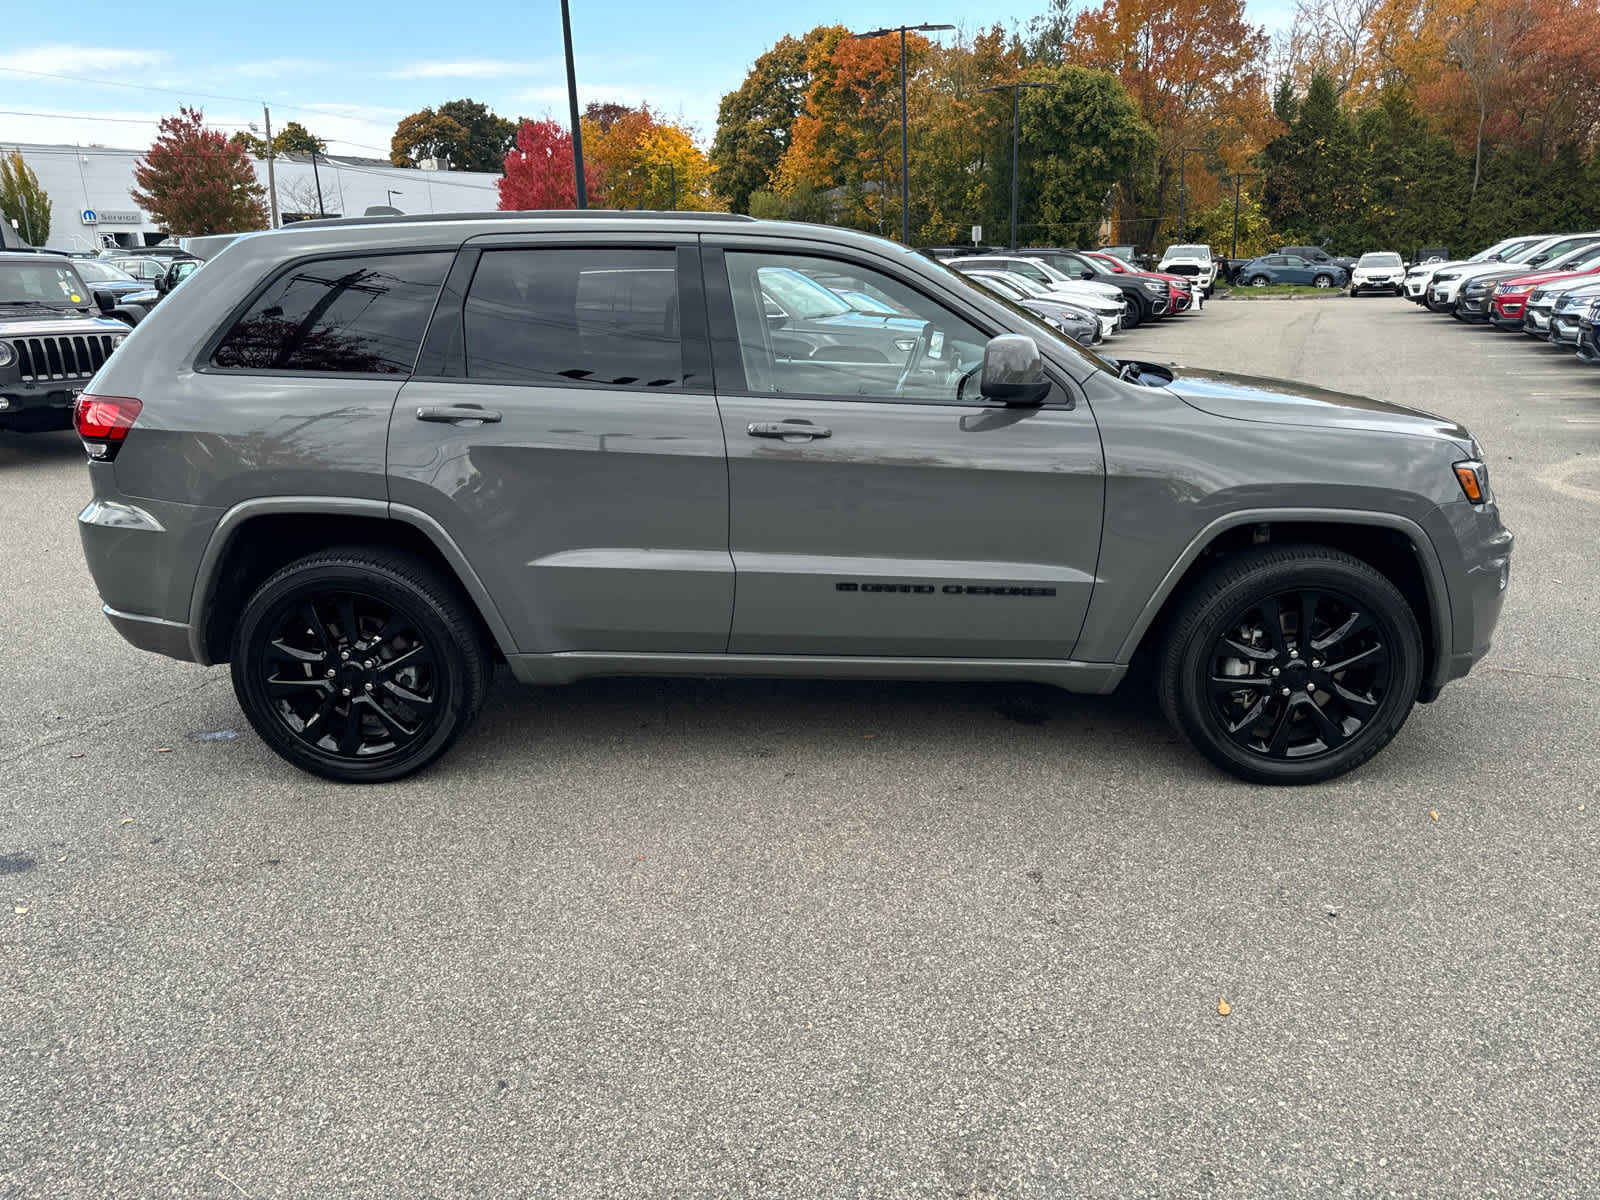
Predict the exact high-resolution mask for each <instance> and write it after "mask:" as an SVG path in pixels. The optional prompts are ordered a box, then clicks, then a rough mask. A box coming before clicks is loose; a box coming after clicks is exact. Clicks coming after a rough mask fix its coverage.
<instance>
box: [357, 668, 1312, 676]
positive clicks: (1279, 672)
mask: <svg viewBox="0 0 1600 1200" xmlns="http://www.w3.org/2000/svg"><path fill="white" fill-rule="evenodd" d="M328 673H329V674H330V675H331V674H333V672H331V671H330V672H328ZM1272 673H1273V674H1274V675H1282V674H1283V672H1282V671H1280V670H1279V669H1278V668H1277V667H1273V668H1272Z"/></svg>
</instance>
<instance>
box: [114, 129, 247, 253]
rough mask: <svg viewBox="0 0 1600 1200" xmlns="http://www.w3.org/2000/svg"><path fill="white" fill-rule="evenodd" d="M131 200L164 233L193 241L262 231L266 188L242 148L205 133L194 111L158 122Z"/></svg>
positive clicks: (136, 174) (208, 131)
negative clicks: (203, 236)
mask: <svg viewBox="0 0 1600 1200" xmlns="http://www.w3.org/2000/svg"><path fill="white" fill-rule="evenodd" d="M133 178H134V183H135V185H136V187H135V189H134V191H133V192H132V193H131V194H132V197H133V201H134V203H135V204H137V205H138V206H139V207H140V208H142V209H144V210H145V212H147V213H149V214H150V216H151V218H152V219H153V220H154V221H155V222H156V223H157V224H159V225H161V226H162V227H164V228H165V229H166V230H167V232H168V233H171V234H174V235H176V236H184V237H193V236H197V235H201V234H208V233H239V232H242V231H245V230H250V229H262V228H265V226H266V224H267V211H266V208H265V207H264V206H263V204H262V199H263V197H264V196H265V195H266V189H264V188H263V187H262V186H261V184H260V183H259V182H258V181H257V179H256V173H255V167H254V166H253V165H252V164H251V161H250V156H249V155H248V154H247V153H246V152H245V150H244V148H243V147H242V146H239V145H237V144H235V143H233V142H230V141H229V140H228V139H227V138H225V137H223V136H222V134H221V133H219V132H218V131H216V130H214V129H207V128H206V127H205V124H204V117H203V114H202V113H201V111H200V110H199V109H197V108H180V109H179V110H178V114H177V115H176V116H171V117H166V118H163V120H162V122H161V133H160V135H159V136H158V137H157V138H156V140H155V143H154V144H153V145H152V146H151V147H150V149H149V150H148V151H147V152H146V153H145V156H144V159H143V161H142V162H140V163H139V164H138V165H137V166H136V167H135V168H134V172H133Z"/></svg>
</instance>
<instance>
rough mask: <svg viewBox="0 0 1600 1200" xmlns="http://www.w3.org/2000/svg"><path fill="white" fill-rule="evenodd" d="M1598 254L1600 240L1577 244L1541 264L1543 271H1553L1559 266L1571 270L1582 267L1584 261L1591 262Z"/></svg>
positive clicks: (1540, 267) (1599, 252)
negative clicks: (1581, 244)
mask: <svg viewBox="0 0 1600 1200" xmlns="http://www.w3.org/2000/svg"><path fill="white" fill-rule="evenodd" d="M1596 255H1600V242H1589V243H1588V244H1587V245H1583V246H1576V247H1574V248H1573V249H1571V250H1567V251H1565V252H1564V253H1561V254H1558V255H1555V256H1554V257H1553V258H1550V259H1548V260H1547V261H1545V262H1542V263H1540V264H1539V269H1540V270H1541V271H1553V270H1555V269H1557V268H1558V267H1559V268H1560V269H1562V270H1565V271H1570V270H1572V269H1573V268H1574V267H1581V266H1582V265H1583V264H1584V263H1587V262H1591V261H1593V259H1594V258H1595V256H1596Z"/></svg>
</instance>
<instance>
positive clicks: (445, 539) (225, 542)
mask: <svg viewBox="0 0 1600 1200" xmlns="http://www.w3.org/2000/svg"><path fill="white" fill-rule="evenodd" d="M296 514H298V515H304V516H347V517H369V518H376V519H378V520H384V521H399V522H401V523H403V524H406V525H409V526H411V527H412V528H414V529H416V530H418V531H419V532H420V533H421V534H422V535H423V537H425V538H427V539H428V542H429V543H430V544H431V545H432V546H433V548H434V549H435V550H437V551H438V552H439V555H440V557H442V558H443V559H444V561H445V563H446V564H447V565H448V566H449V568H450V569H451V571H453V572H454V573H455V576H456V579H457V580H458V581H459V582H460V584H461V586H462V587H463V588H464V589H466V593H467V597H468V599H469V600H471V601H472V603H473V605H474V606H475V607H476V608H477V610H478V613H479V615H480V616H481V617H482V618H483V623H484V624H485V625H486V626H487V627H488V630H489V636H490V637H492V638H493V639H494V641H495V645H496V646H497V647H498V648H499V650H500V652H501V653H502V654H507V655H510V654H515V653H516V652H517V646H516V643H515V641H514V640H513V639H512V636H511V629H510V627H509V626H508V625H507V624H506V621H505V618H504V617H503V616H501V614H500V609H499V607H498V606H497V605H496V604H495V602H494V599H493V598H492V597H491V596H490V594H489V589H488V588H486V587H485V586H484V583H483V580H482V579H481V578H479V576H478V572H477V571H476V570H474V569H473V566H472V564H471V563H470V562H469V561H468V560H467V556H466V555H465V554H463V553H462V551H461V547H460V546H458V545H456V542H455V539H454V538H452V537H451V536H450V534H449V533H448V532H446V530H445V528H444V526H442V525H440V524H439V522H438V521H436V520H434V519H433V518H432V517H430V516H429V515H428V514H427V513H425V512H422V511H421V510H420V509H415V508H412V507H410V506H409V505H405V504H392V503H390V502H389V501H387V500H361V499H352V498H351V497H348V496H266V497H260V498H256V499H251V500H242V501H240V502H239V503H238V504H235V505H234V506H233V507H232V508H230V509H228V510H227V511H226V512H224V513H223V514H222V517H221V519H220V520H218V521H217V524H216V526H215V527H214V528H213V529H212V531H211V536H210V538H209V540H208V541H207V542H206V548H205V550H204V551H203V552H202V553H201V556H200V564H199V566H198V568H197V569H196V571H195V581H194V589H193V591H192V592H191V593H190V596H189V652H190V654H191V655H192V656H193V658H194V661H195V662H197V663H200V664H201V665H203V666H210V665H212V660H211V657H210V655H209V654H208V653H207V652H206V612H207V610H208V609H209V608H210V606H211V602H212V599H213V598H214V596H215V595H216V587H217V568H218V566H219V564H220V563H221V562H222V560H223V557H224V556H225V555H226V554H227V552H228V548H229V547H230V546H231V545H232V544H233V539H234V537H235V536H236V535H237V533H238V532H239V529H240V527H241V526H243V525H244V524H246V523H247V522H248V521H251V520H253V519H255V518H256V517H264V516H281V515H296Z"/></svg>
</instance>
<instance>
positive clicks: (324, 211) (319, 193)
mask: <svg viewBox="0 0 1600 1200" xmlns="http://www.w3.org/2000/svg"><path fill="white" fill-rule="evenodd" d="M311 178H312V179H314V180H316V183H317V216H319V217H325V216H327V215H328V210H327V209H325V208H323V207H322V176H321V174H319V173H318V171H317V143H316V140H315V139H312V142H311Z"/></svg>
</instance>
